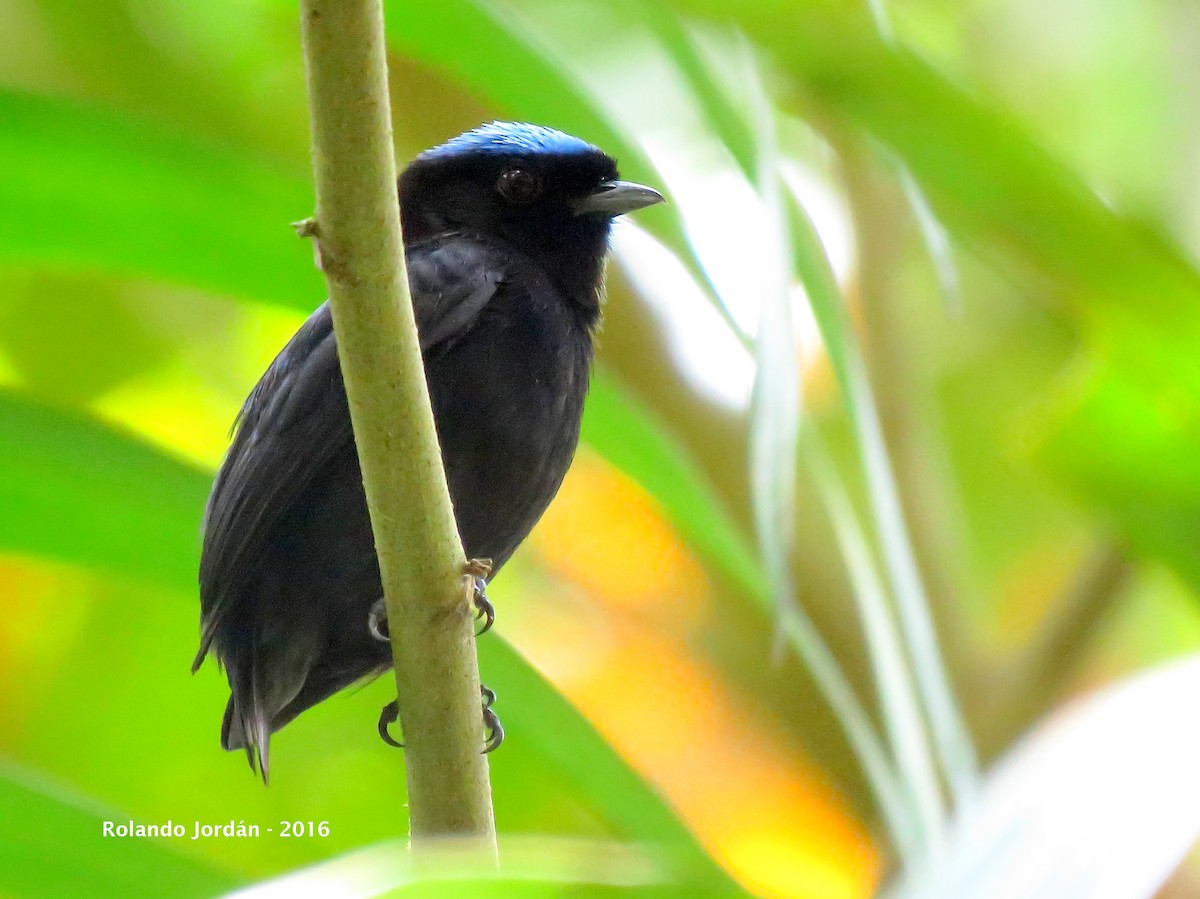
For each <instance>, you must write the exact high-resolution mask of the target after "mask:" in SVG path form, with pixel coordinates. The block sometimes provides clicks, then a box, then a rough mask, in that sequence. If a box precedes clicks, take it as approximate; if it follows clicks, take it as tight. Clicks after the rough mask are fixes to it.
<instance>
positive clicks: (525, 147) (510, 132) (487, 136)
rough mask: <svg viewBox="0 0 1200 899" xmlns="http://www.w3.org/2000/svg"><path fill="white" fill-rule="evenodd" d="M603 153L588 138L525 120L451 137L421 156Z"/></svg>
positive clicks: (481, 126) (423, 157) (428, 158)
mask: <svg viewBox="0 0 1200 899" xmlns="http://www.w3.org/2000/svg"><path fill="white" fill-rule="evenodd" d="M599 152H601V151H600V150H599V149H597V148H596V147H594V146H592V145H591V144H589V143H588V142H587V141H584V140H580V139H579V138H577V137H572V136H571V135H569V134H564V133H563V132H561V131H555V130H554V129H553V128H545V127H543V126H541V125H529V124H526V123H524V122H492V123H490V124H488V125H480V126H479V127H478V128H476V129H474V130H472V131H467V132H465V133H463V134H460V135H459V136H458V137H454V138H451V139H450V140H448V141H446V142H445V143H444V144H442V145H441V146H437V147H434V148H433V149H431V150H426V151H425V152H424V153H422V154H421V155H420V156H419V157H417V158H418V159H422V160H427V161H434V160H438V159H447V158H450V157H453V156H459V155H461V154H464V153H489V154H492V153H494V154H496V155H509V154H524V153H554V154H556V155H574V154H578V155H584V154H589V153H599Z"/></svg>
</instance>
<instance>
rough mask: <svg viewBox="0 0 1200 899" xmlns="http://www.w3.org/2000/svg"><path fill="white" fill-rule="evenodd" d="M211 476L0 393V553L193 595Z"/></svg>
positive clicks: (81, 420) (95, 425) (87, 422)
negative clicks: (54, 561) (13, 552)
mask: <svg viewBox="0 0 1200 899" xmlns="http://www.w3.org/2000/svg"><path fill="white" fill-rule="evenodd" d="M209 485H210V478H209V477H208V475H206V474H205V473H204V472H202V471H200V470H199V469H196V468H192V467H190V466H188V465H186V464H184V463H182V462H177V461H175V460H173V459H169V458H167V457H166V456H164V455H163V454H162V453H161V452H159V451H158V450H156V449H153V448H152V447H150V446H149V445H147V444H145V443H142V442H141V441H139V440H138V439H136V438H134V437H131V436H129V435H127V434H122V433H119V432H118V431H115V430H113V429H111V428H108V427H106V426H104V425H102V424H100V423H99V422H97V421H95V420H94V419H91V418H88V417H86V416H84V415H81V414H79V413H76V412H70V411H66V410H62V409H55V408H51V407H48V406H44V405H40V404H38V403H35V402H33V401H32V400H30V399H28V398H27V397H24V396H21V395H19V394H15V393H11V392H7V391H0V547H3V548H4V549H7V550H17V551H21V552H27V553H32V554H35V555H41V556H49V557H54V558H61V559H66V560H68V561H71V562H76V563H80V564H83V565H88V566H93V567H98V568H102V569H107V570H111V571H119V572H122V573H125V574H131V575H133V576H135V577H137V578H139V579H151V580H155V581H158V582H160V583H163V584H169V585H174V586H182V588H183V589H185V590H189V589H193V585H194V584H195V582H196V570H197V566H198V560H199V548H200V519H201V517H202V515H203V512H204V503H205V499H206V498H207V496H208V489H209Z"/></svg>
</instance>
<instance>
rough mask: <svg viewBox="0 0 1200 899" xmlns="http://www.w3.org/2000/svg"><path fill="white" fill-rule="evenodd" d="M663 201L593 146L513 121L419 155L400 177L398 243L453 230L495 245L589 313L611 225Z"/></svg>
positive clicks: (470, 132)
mask: <svg viewBox="0 0 1200 899" xmlns="http://www.w3.org/2000/svg"><path fill="white" fill-rule="evenodd" d="M662 200H663V198H662V195H661V194H659V193H658V192H657V191H656V190H653V189H652V188H649V187H644V186H642V185H640V184H633V183H631V182H627V181H620V180H618V178H617V165H616V163H615V162H614V161H613V159H612V157H610V156H608V155H606V154H605V153H603V152H602V151H601V150H599V149H597V148H596V147H594V146H592V145H591V144H589V143H587V142H585V141H582V140H580V139H579V138H577V137H571V136H570V135H568V134H563V133H562V132H561V131H555V130H553V129H552V128H543V127H540V126H537V125H526V124H515V123H511V122H493V123H492V124H490V125H483V126H482V127H480V128H476V129H475V130H473V131H468V132H466V133H465V134H460V135H459V136H458V137H456V138H453V139H452V140H450V141H447V142H446V143H444V144H442V145H441V146H439V147H434V148H433V149H432V150H426V151H425V152H424V153H422V154H421V155H420V156H418V157H417V158H416V159H415V160H414V161H413V162H412V164H411V165H410V166H409V167H408V168H407V169H406V170H405V171H404V174H403V175H401V177H400V208H401V213H402V216H403V224H404V237H405V240H407V241H409V242H415V241H419V240H424V239H428V238H431V237H436V236H437V235H439V234H446V233H452V232H459V233H466V234H477V235H480V236H482V237H487V238H491V239H496V240H500V241H503V242H504V243H506V244H508V245H510V246H512V247H513V248H514V249H516V250H518V251H520V252H522V253H524V254H525V255H527V256H529V257H530V258H531V259H532V260H533V261H534V262H535V263H537V264H538V265H539V266H541V268H542V270H543V272H544V273H545V274H546V275H547V276H548V277H549V278H550V279H551V280H552V281H554V282H555V283H556V284H557V285H558V286H559V287H560V288H561V289H562V290H564V291H565V292H566V293H567V294H568V296H571V297H572V298H573V299H575V300H576V301H577V302H579V303H581V304H582V305H584V306H585V307H588V308H590V307H591V306H593V305H594V304H596V303H598V298H597V291H598V289H599V284H600V277H601V272H602V265H603V260H604V254H605V252H606V251H607V249H608V235H609V230H610V228H611V226H612V220H613V219H614V218H615V217H616V216H618V215H621V214H622V213H625V212H632V211H633V210H635V209H641V208H643V207H645V206H650V205H652V204H654V203H660V202H662Z"/></svg>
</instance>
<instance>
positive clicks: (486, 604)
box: [463, 559, 496, 637]
mask: <svg viewBox="0 0 1200 899" xmlns="http://www.w3.org/2000/svg"><path fill="white" fill-rule="evenodd" d="M491 573H492V560H491V559H469V560H468V561H467V563H466V564H465V565H463V576H464V579H465V581H466V585H467V590H468V591H469V593H470V602H471V605H472V606H473V607H474V608H475V617H476V619H480V618H482V619H483V627H481V628H480V629H479V630H478V631H476V633H475V636H476V637H482V636H483V635H484V634H486V633H487V632H488V631H490V630H491V629H492V625H493V624H495V623H496V609H495V607H494V606H493V605H492V603H491V601H490V600H489V599H488V597H487V577H488V575H489V574H491Z"/></svg>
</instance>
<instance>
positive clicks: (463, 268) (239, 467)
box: [192, 122, 662, 781]
mask: <svg viewBox="0 0 1200 899" xmlns="http://www.w3.org/2000/svg"><path fill="white" fill-rule="evenodd" d="M399 191H400V208H401V221H402V224H403V229H404V238H405V245H406V261H407V263H408V274H409V281H410V284H411V287H412V297H413V306H414V311H415V313H416V320H417V328H418V331H419V333H420V342H421V351H422V354H423V358H424V362H425V374H426V379H427V381H428V384H429V393H430V400H431V401H432V405H433V414H434V419H435V421H436V423H437V430H438V435H439V438H440V441H441V448H442V460H443V462H444V464H445V468H446V477H447V481H448V482H449V487H450V496H451V499H452V500H453V504H454V510H455V515H456V517H457V520H458V528H459V532H460V535H461V537H462V541H463V546H464V548H465V550H466V553H467V556H468V557H475V558H484V557H486V558H490V559H491V560H493V564H492V571H493V572H494V571H496V570H497V569H499V568H500V566H502V565H503V564H504V562H505V561H506V560H507V559H508V558H509V557H510V556H511V555H512V553H513V551H514V550H516V548H517V547H518V546H519V545H520V543H521V541H522V540H524V539H525V537H526V535H527V534H528V533H529V531H530V530H531V529H532V528H533V526H534V524H536V523H537V521H538V519H539V518H540V517H541V515H542V513H543V511H545V509H546V507H547V505H549V503H550V500H551V499H552V498H553V497H554V494H555V493H556V492H557V490H558V487H559V484H560V483H561V482H562V479H563V476H564V475H565V474H566V471H567V468H568V466H569V465H570V462H571V459H572V456H573V455H574V453H575V447H576V444H577V443H578V440H579V424H580V416H581V414H582V411H583V401H584V395H585V394H586V392H587V386H588V376H589V372H590V366H591V361H592V334H593V331H594V329H595V327H596V324H597V321H598V319H599V316H600V293H601V282H602V276H603V265H604V256H605V254H606V252H607V249H608V237H609V231H610V228H611V225H612V220H613V218H614V217H615V216H618V215H620V214H622V213H625V212H630V211H632V210H635V209H640V208H642V207H644V206H649V205H651V204H653V203H658V202H661V201H662V196H661V195H660V194H659V193H658V192H656V191H654V190H652V189H651V188H648V187H643V186H642V185H638V184H632V183H629V182H624V181H619V180H617V169H616V164H615V163H614V161H613V160H612V159H611V158H610V157H609V156H607V155H605V154H604V153H603V152H601V151H600V150H599V149H597V148H596V147H594V146H592V145H591V144H588V143H585V142H584V141H582V140H579V139H578V138H575V137H571V136H569V135H566V134H563V133H562V132H559V131H554V130H552V129H549V128H543V127H539V126H535V125H527V124H511V123H506V122H495V123H492V124H490V125H484V126H482V127H480V128H477V129H475V130H474V131H468V132H466V133H465V134H462V135H459V136H458V137H456V138H454V139H452V140H450V141H448V142H447V143H445V144H442V145H441V146H439V147H435V148H434V149H431V150H427V151H426V152H424V153H422V154H421V155H420V156H418V157H417V158H416V159H415V160H414V161H413V162H412V164H411V165H409V167H408V168H407V169H406V170H405V171H404V173H403V174H402V175H401V177H400V181H399ZM381 595H382V587H381V584H380V577H379V567H378V560H377V558H376V556H375V549H374V544H373V541H372V536H371V524H370V520H369V517H368V513H367V505H366V500H365V497H364V494H363V488H362V478H361V475H360V472H359V466H358V456H357V453H356V449H355V445H354V437H353V434H352V432H351V428H350V416H349V411H348V408H347V404H346V393H345V388H344V385H343V383H342V375H341V371H340V369H339V367H338V358H337V342H336V338H335V336H334V333H333V326H332V321H331V318H330V312H329V307H328V304H325V305H322V306H321V307H320V308H318V309H317V310H316V312H314V313H313V314H312V316H311V317H310V318H309V319H308V321H306V322H305V323H304V325H303V326H302V327H301V328H300V330H299V331H298V332H297V333H296V335H295V336H294V337H293V338H292V339H291V341H290V342H289V343H288V344H287V346H285V347H284V348H283V350H282V351H281V352H280V353H279V355H278V356H277V357H276V358H275V361H274V362H272V363H271V366H270V368H268V369H267V371H266V373H265V374H264V375H263V377H262V379H261V380H260V381H259V382H258V384H257V386H256V387H255V388H254V390H253V391H252V392H251V394H250V396H249V398H248V399H247V400H246V402H245V404H244V406H243V407H242V410H241V413H240V414H239V416H238V421H237V424H236V434H235V436H234V438H233V442H232V445H231V446H230V448H229V451H228V453H227V454H226V456H225V459H224V461H223V462H222V464H221V468H220V470H219V471H218V473H217V477H216V481H215V483H214V484H213V490H212V495H211V496H210V498H209V501H208V507H207V510H206V513H205V519H204V547H203V553H202V557H201V562H200V607H201V615H200V630H201V637H200V650H199V652H198V653H197V655H196V659H195V662H194V663H193V666H192V670H193V671H195V670H196V669H197V668H198V667H199V666H200V664H201V663H202V662H203V660H204V658H205V656H206V655H207V654H208V653H210V652H212V653H215V655H216V657H217V660H218V662H219V663H220V664H221V665H223V666H224V669H225V672H226V675H227V676H228V679H229V686H230V692H231V694H232V695H231V696H230V699H229V703H228V705H227V706H226V709H225V720H224V723H223V724H222V727H221V745H222V746H224V748H226V749H245V750H246V753H247V755H248V757H249V759H250V766H251V768H256V769H257V770H258V771H260V772H261V774H262V777H263V780H264V781H265V780H266V779H267V773H268V764H269V761H268V749H269V741H270V736H271V734H272V733H273V732H274V731H276V730H278V729H279V728H281V727H283V726H284V725H285V724H287V723H288V722H289V721H291V720H292V719H293V718H295V717H296V716H297V715H299V714H300V713H301V712H303V711H304V710H305V709H307V708H310V707H311V706H313V705H315V704H316V703H318V702H320V701H321V700H323V699H325V698H326V697H328V696H330V695H331V694H333V693H335V692H336V691H338V690H340V689H342V688H343V687H345V686H348V685H349V684H351V683H353V682H355V681H358V680H360V679H362V678H364V677H366V676H369V675H372V674H376V673H378V672H380V671H382V670H384V669H386V668H387V667H388V666H389V665H390V664H391V651H390V649H389V647H388V646H387V644H386V643H382V642H380V641H379V640H378V639H376V638H375V637H373V636H372V633H371V628H370V627H369V626H368V618H369V617H370V613H371V609H372V606H373V605H374V604H375V603H376V602H377V601H378V600H379V599H380V597H381Z"/></svg>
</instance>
